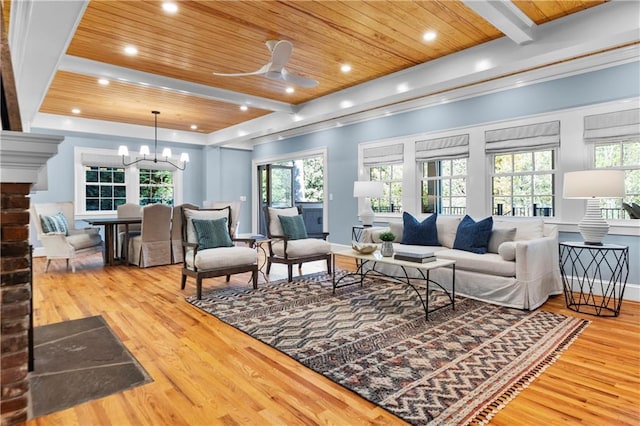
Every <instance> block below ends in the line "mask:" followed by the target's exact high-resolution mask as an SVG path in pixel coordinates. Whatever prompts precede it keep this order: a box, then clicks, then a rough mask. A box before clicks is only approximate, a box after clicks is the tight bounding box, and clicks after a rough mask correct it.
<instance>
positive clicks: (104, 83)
mask: <svg viewBox="0 0 640 426" xmlns="http://www.w3.org/2000/svg"><path fill="white" fill-rule="evenodd" d="M98 84H100V85H102V86H108V85H109V80H107V79H106V78H100V79H98Z"/></svg>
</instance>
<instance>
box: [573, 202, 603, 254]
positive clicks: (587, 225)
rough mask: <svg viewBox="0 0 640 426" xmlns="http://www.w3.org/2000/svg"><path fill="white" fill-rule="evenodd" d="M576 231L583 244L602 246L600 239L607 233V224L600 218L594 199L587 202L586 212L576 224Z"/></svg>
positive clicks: (598, 207) (597, 203)
mask: <svg viewBox="0 0 640 426" xmlns="http://www.w3.org/2000/svg"><path fill="white" fill-rule="evenodd" d="M578 230H579V231H580V235H582V239H583V240H584V243H585V244H588V245H594V246H598V245H602V239H603V238H604V237H605V236H606V235H607V234H608V233H609V224H608V223H607V222H606V221H605V220H604V219H603V218H602V214H601V213H600V203H599V201H598V200H597V199H596V198H589V199H588V200H587V211H586V212H585V215H584V217H583V218H582V220H581V221H580V223H578Z"/></svg>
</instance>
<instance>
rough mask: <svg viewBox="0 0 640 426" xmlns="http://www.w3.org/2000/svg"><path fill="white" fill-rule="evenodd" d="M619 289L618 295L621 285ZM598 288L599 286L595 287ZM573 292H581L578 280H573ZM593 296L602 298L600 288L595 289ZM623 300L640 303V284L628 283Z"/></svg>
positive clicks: (617, 290) (617, 289)
mask: <svg viewBox="0 0 640 426" xmlns="http://www.w3.org/2000/svg"><path fill="white" fill-rule="evenodd" d="M617 286H618V288H616V294H618V292H619V290H620V288H619V284H618V285H617ZM594 287H597V286H594ZM572 290H573V291H575V292H578V291H580V289H579V288H578V286H577V284H576V278H574V279H573V288H572ZM593 290H594V291H593V294H595V295H598V296H602V292H601V291H598V290H599V289H598V288H594V289H593ZM622 299H623V300H632V301H634V302H640V284H633V283H627V285H626V286H625V287H624V295H623V296H622Z"/></svg>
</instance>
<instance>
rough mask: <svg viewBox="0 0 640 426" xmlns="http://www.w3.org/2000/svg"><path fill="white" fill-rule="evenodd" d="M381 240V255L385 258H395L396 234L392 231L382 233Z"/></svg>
mask: <svg viewBox="0 0 640 426" xmlns="http://www.w3.org/2000/svg"><path fill="white" fill-rule="evenodd" d="M380 239H381V240H382V246H381V247H380V254H382V255H383V256H384V257H390V256H393V240H395V239H396V234H394V233H393V232H390V231H385V232H381V233H380Z"/></svg>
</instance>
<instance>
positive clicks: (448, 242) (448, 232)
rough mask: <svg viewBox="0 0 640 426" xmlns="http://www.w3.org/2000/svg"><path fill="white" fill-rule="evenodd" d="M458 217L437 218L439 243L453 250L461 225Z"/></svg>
mask: <svg viewBox="0 0 640 426" xmlns="http://www.w3.org/2000/svg"><path fill="white" fill-rule="evenodd" d="M460 219H461V218H460V217H458V216H440V215H438V217H437V218H436V229H437V230H438V242H439V243H440V244H442V245H443V246H444V247H447V248H452V247H453V243H454V241H455V240H456V232H457V231H458V225H460Z"/></svg>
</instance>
